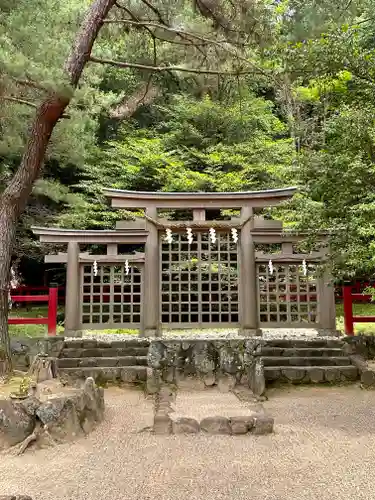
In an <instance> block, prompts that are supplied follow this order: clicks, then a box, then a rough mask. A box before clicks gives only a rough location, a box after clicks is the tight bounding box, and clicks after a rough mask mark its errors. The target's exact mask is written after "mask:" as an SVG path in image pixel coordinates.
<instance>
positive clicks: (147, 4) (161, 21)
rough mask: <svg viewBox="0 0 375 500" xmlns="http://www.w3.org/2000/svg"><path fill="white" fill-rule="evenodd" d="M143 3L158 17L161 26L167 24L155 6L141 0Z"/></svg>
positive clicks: (146, 0)
mask: <svg viewBox="0 0 375 500" xmlns="http://www.w3.org/2000/svg"><path fill="white" fill-rule="evenodd" d="M141 2H142V3H143V4H144V5H146V6H147V7H148V8H149V9H151V10H152V12H153V13H154V14H155V15H156V17H157V18H158V19H159V22H160V23H161V24H166V22H165V21H164V19H163V16H162V15H161V14H160V11H159V10H158V9H157V8H156V7H155V6H154V5H152V4H151V3H150V2H149V1H148V0H141Z"/></svg>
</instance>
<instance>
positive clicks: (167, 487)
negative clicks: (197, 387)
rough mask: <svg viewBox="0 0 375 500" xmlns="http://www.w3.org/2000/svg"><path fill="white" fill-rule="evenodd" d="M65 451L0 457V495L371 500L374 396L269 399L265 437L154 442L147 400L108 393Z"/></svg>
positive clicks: (352, 393)
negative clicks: (91, 426) (270, 422)
mask: <svg viewBox="0 0 375 500" xmlns="http://www.w3.org/2000/svg"><path fill="white" fill-rule="evenodd" d="M106 399H107V410H106V415H107V416H106V421H105V422H104V423H103V424H101V425H100V426H99V427H98V428H97V429H96V430H95V431H94V432H93V433H92V434H90V436H89V437H87V438H85V439H81V440H79V441H77V442H75V443H73V444H66V445H61V446H57V447H55V448H51V449H46V450H39V451H36V452H29V453H27V454H26V455H23V456H22V457H16V458H10V457H1V459H0V494H15V493H19V494H21V493H22V494H29V495H31V496H32V497H33V498H34V500H52V499H53V500H68V499H69V500H73V499H74V500H98V499H103V500H107V499H108V500H151V499H152V500H154V499H157V500H192V499H194V500H200V499H202V500H203V499H204V500H250V499H251V500H315V499H319V500H343V499H356V500H362V499H363V500H372V499H374V500H375V489H374V480H373V477H374V463H375V432H374V431H375V392H364V391H361V390H359V389H358V388H352V387H349V388H348V387H342V388H337V389H333V388H321V389H320V388H319V389H315V388H310V389H295V390H291V391H290V392H287V391H285V390H284V391H282V392H277V391H276V392H272V396H271V400H270V401H268V402H266V403H265V407H266V409H268V411H269V412H270V414H271V415H274V416H275V418H276V425H275V434H274V435H268V436H246V437H241V436H237V437H233V436H205V435H201V434H199V435H196V436H168V437H167V436H153V435H150V434H149V433H147V432H143V433H137V432H136V430H138V429H141V428H142V427H144V426H146V425H149V424H150V423H151V415H152V402H151V401H147V400H145V399H144V398H143V396H142V394H141V393H139V392H137V391H131V390H126V391H125V390H120V389H109V390H107V392H106Z"/></svg>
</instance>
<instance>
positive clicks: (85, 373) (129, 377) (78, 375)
mask: <svg viewBox="0 0 375 500" xmlns="http://www.w3.org/2000/svg"><path fill="white" fill-rule="evenodd" d="M57 371H58V374H59V375H60V376H61V375H62V376H64V375H65V376H66V377H69V378H71V379H73V380H74V379H82V378H87V377H93V379H94V380H95V381H96V382H97V383H99V382H100V383H101V382H103V383H105V384H107V383H115V384H117V383H118V382H124V383H131V384H139V383H145V382H146V381H147V367H146V366H108V367H105V366H93V367H87V366H84V367H78V368H58V370H57Z"/></svg>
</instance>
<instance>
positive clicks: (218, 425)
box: [200, 417, 232, 434]
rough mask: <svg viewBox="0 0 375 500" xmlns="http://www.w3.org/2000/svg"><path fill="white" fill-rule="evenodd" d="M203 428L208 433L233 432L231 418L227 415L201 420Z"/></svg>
mask: <svg viewBox="0 0 375 500" xmlns="http://www.w3.org/2000/svg"><path fill="white" fill-rule="evenodd" d="M200 427H201V430H202V431H203V432H207V433H208V434H232V429H231V426H230V422H229V419H227V418H225V417H207V418H204V419H203V420H202V421H201V424H200Z"/></svg>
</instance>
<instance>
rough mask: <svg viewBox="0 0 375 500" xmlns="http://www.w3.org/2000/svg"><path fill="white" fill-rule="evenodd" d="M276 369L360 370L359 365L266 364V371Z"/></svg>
mask: <svg viewBox="0 0 375 500" xmlns="http://www.w3.org/2000/svg"><path fill="white" fill-rule="evenodd" d="M274 370H297V371H298V370H300V371H306V370H307V371H312V370H325V371H333V370H336V371H339V370H352V371H353V372H354V371H358V369H357V367H356V366H354V365H326V366H324V365H323V366H294V365H290V366H289V365H288V366H265V367H264V371H265V372H266V371H274Z"/></svg>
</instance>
